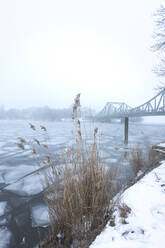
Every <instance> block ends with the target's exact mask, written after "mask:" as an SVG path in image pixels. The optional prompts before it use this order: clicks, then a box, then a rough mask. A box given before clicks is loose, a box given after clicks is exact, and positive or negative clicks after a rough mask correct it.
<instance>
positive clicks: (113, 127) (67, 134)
mask: <svg viewBox="0 0 165 248" xmlns="http://www.w3.org/2000/svg"><path fill="white" fill-rule="evenodd" d="M32 123H33V124H34V125H35V126H36V128H37V131H34V130H32V129H30V128H29V124H28V122H27V121H2V120H1V121H0V248H5V247H6V248H7V247H8V248H21V247H22V248H25V247H27V248H33V247H37V243H38V242H39V241H40V240H42V239H43V237H44V236H45V235H46V234H47V233H48V224H49V217H48V211H47V207H46V205H45V203H44V200H43V194H42V185H41V180H40V177H39V175H38V173H36V171H37V170H38V169H39V167H38V166H37V164H36V162H35V160H34V158H33V156H32V154H31V150H30V149H29V148H28V147H27V148H26V149H25V150H20V149H19V148H18V146H17V143H18V137H23V138H25V139H26V140H28V141H30V140H32V139H33V138H38V139H39V140H41V141H42V143H44V144H47V145H48V146H49V150H50V152H51V153H54V154H55V153H56V152H59V151H60V150H61V148H62V147H64V146H71V145H72V140H73V138H72V122H71V121H62V122H43V123H41V122H32ZM83 124H84V122H83V123H82V125H83ZM40 125H44V126H45V127H46V128H47V132H46V133H45V132H44V131H43V130H41V128H40ZM85 126H86V131H87V133H88V135H87V139H88V140H90V137H89V133H90V134H92V133H93V129H94V127H98V128H99V132H100V136H99V146H100V155H101V157H102V158H103V159H104V160H105V161H106V166H108V167H110V166H119V165H120V166H121V168H122V170H123V171H122V175H121V181H122V182H126V181H127V180H128V178H129V177H130V175H131V172H130V166H129V161H128V160H127V157H126V150H127V147H125V146H124V145H123V136H124V135H123V133H124V126H123V124H120V123H109V124H108V123H95V124H89V123H85ZM161 141H165V126H164V125H158V124H143V123H134V124H130V125H129V146H128V149H129V148H130V147H133V146H135V145H136V144H139V143H141V144H142V145H143V146H144V147H146V146H147V145H149V144H150V145H153V144H155V143H159V142H161Z"/></svg>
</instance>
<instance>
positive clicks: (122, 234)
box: [90, 161, 165, 248]
mask: <svg viewBox="0 0 165 248" xmlns="http://www.w3.org/2000/svg"><path fill="white" fill-rule="evenodd" d="M119 206H121V207H119ZM126 206H127V207H129V208H130V209H129V208H127V207H126ZM122 209H125V212H124V210H123V211H122ZM113 218H114V219H113ZM113 218H112V220H113V221H112V220H111V221H110V222H109V223H108V224H107V226H106V228H105V230H104V231H103V232H102V233H101V234H100V235H99V236H97V238H96V240H95V241H94V242H93V243H92V245H91V246H90V248H164V247H165V161H163V162H162V163H161V165H160V166H159V167H157V168H156V169H154V170H152V171H151V172H150V173H149V174H147V175H146V176H145V177H143V178H142V179H141V180H140V181H139V182H137V183H136V184H135V185H133V186H132V187H130V188H128V189H127V190H126V191H125V192H124V193H123V194H122V195H121V197H120V203H118V204H117V206H116V211H115V212H114V216H113Z"/></svg>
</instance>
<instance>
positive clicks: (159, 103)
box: [96, 89, 165, 143]
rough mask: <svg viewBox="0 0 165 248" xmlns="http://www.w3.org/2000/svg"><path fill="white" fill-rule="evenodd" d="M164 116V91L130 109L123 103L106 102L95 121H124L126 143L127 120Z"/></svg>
mask: <svg viewBox="0 0 165 248" xmlns="http://www.w3.org/2000/svg"><path fill="white" fill-rule="evenodd" d="M162 115H165V89H163V90H162V91H161V92H159V93H158V94H157V95H156V96H154V97H153V98H151V99H150V100H149V101H147V102H145V103H144V104H142V105H140V106H138V107H136V108H131V107H130V106H129V105H127V104H126V103H124V102H107V103H106V105H105V107H104V108H103V109H102V110H101V111H100V113H99V114H98V115H97V116H96V119H97V120H103V121H110V120H111V119H113V118H116V119H118V118H120V119H122V118H124V119H125V143H128V118H129V117H141V116H162Z"/></svg>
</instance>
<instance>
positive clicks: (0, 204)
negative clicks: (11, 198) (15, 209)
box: [0, 201, 7, 216]
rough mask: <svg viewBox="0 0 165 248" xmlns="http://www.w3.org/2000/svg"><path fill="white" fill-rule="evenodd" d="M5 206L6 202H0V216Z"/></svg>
mask: <svg viewBox="0 0 165 248" xmlns="http://www.w3.org/2000/svg"><path fill="white" fill-rule="evenodd" d="M6 206H7V202H5V201H2V202H0V216H2V215H4V213H5V208H6Z"/></svg>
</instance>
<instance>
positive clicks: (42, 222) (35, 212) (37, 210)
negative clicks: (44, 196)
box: [32, 205, 50, 227]
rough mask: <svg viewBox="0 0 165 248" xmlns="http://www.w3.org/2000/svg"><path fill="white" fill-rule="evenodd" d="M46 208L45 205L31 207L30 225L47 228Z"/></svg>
mask: <svg viewBox="0 0 165 248" xmlns="http://www.w3.org/2000/svg"><path fill="white" fill-rule="evenodd" d="M49 222H50V221H49V214H48V208H47V207H46V206H45V205H36V206H34V207H32V225H33V226H44V227H45V226H48V225H49Z"/></svg>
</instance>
